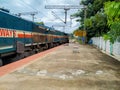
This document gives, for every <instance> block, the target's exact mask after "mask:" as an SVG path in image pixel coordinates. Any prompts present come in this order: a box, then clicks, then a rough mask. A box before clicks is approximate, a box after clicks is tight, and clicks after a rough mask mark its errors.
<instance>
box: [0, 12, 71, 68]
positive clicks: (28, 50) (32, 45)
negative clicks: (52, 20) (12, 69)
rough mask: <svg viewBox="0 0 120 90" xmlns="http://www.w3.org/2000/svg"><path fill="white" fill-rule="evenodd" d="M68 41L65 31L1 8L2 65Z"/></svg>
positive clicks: (0, 42)
mask: <svg viewBox="0 0 120 90" xmlns="http://www.w3.org/2000/svg"><path fill="white" fill-rule="evenodd" d="M68 42H69V36H68V34H66V33H64V32H61V31H58V30H55V29H54V28H51V27H48V26H45V25H42V24H38V23H35V22H32V21H29V20H25V19H23V18H21V17H18V16H16V15H12V14H10V13H9V12H8V11H7V10H0V66H2V65H3V64H4V63H6V62H13V61H16V60H18V59H22V58H25V57H27V56H29V55H32V54H34V53H38V52H40V51H42V50H45V49H49V48H52V47H55V46H58V45H60V44H64V43H68ZM6 57H7V59H6ZM11 57H12V58H13V59H12V60H11V59H8V58H11Z"/></svg>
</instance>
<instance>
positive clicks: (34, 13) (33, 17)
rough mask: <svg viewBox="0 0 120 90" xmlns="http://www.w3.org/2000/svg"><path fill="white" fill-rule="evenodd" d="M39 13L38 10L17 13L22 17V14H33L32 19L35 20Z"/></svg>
mask: <svg viewBox="0 0 120 90" xmlns="http://www.w3.org/2000/svg"><path fill="white" fill-rule="evenodd" d="M36 14H38V12H23V13H18V14H17V15H18V16H19V17H20V16H21V15H31V16H32V21H33V22H34V19H35V15H36Z"/></svg>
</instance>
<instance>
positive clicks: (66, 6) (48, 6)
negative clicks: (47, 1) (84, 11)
mask: <svg viewBox="0 0 120 90" xmlns="http://www.w3.org/2000/svg"><path fill="white" fill-rule="evenodd" d="M45 8H46V9H63V10H65V21H64V23H65V24H66V23H67V11H68V10H70V9H80V8H83V6H80V5H46V6H45Z"/></svg>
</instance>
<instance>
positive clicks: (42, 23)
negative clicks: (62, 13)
mask: <svg viewBox="0 0 120 90" xmlns="http://www.w3.org/2000/svg"><path fill="white" fill-rule="evenodd" d="M36 23H37V24H41V25H44V22H36Z"/></svg>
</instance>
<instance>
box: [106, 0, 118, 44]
mask: <svg viewBox="0 0 120 90" xmlns="http://www.w3.org/2000/svg"><path fill="white" fill-rule="evenodd" d="M104 10H105V14H106V15H107V20H108V22H107V24H108V26H109V27H110V31H109V32H108V35H109V36H110V41H111V43H114V42H115V41H116V40H117V38H118V37H119V36H120V2H115V1H113V2H106V3H105V7H104ZM111 12H112V13H111Z"/></svg>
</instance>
